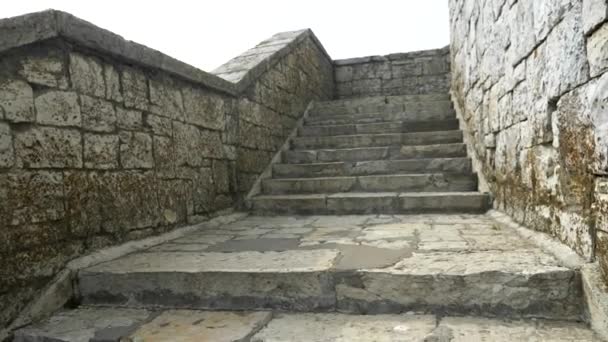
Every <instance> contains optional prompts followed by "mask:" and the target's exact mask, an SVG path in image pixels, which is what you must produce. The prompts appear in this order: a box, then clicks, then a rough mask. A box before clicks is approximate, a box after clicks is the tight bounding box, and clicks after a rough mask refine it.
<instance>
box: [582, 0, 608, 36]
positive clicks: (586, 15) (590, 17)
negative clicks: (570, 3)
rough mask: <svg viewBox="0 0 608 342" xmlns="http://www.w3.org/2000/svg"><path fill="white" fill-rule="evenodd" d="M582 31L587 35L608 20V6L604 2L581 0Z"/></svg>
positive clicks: (602, 0) (599, 0) (601, 0)
mask: <svg viewBox="0 0 608 342" xmlns="http://www.w3.org/2000/svg"><path fill="white" fill-rule="evenodd" d="M582 12H583V13H582V16H583V30H584V32H585V34H588V33H589V32H591V30H593V29H594V28H595V27H596V26H597V25H599V24H600V23H602V22H603V21H605V20H606V19H607V18H608V4H607V3H606V1H604V0H583V10H582Z"/></svg>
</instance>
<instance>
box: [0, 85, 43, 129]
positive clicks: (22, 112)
mask: <svg viewBox="0 0 608 342" xmlns="http://www.w3.org/2000/svg"><path fill="white" fill-rule="evenodd" d="M0 109H2V116H3V117H4V119H5V120H7V121H12V122H32V121H34V118H35V112H34V95H33V92H32V88H31V87H30V85H29V84H27V83H26V82H23V81H20V80H10V79H3V80H1V81H0Z"/></svg>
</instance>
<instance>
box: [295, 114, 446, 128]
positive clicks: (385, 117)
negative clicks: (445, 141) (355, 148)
mask: <svg viewBox="0 0 608 342" xmlns="http://www.w3.org/2000/svg"><path fill="white" fill-rule="evenodd" d="M455 117H456V116H455V114H454V112H453V111H443V112H434V111H433V112H428V111H415V112H406V111H400V112H391V113H378V112H365V113H358V114H337V115H323V116H309V117H307V118H306V119H304V124H305V125H306V126H331V125H349V124H369V123H381V122H390V121H404V122H419V121H444V120H454V119H455Z"/></svg>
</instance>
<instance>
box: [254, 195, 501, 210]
mask: <svg viewBox="0 0 608 342" xmlns="http://www.w3.org/2000/svg"><path fill="white" fill-rule="evenodd" d="M251 206H252V210H253V211H254V212H256V213H259V214H273V215H274V214H315V215H345V214H406V213H449V212H462V213H481V212H486V211H487V210H488V207H489V197H488V195H487V194H483V193H479V192H473V191H471V192H404V193H400V192H347V193H335V194H289V195H260V196H256V197H254V198H252V199H251Z"/></svg>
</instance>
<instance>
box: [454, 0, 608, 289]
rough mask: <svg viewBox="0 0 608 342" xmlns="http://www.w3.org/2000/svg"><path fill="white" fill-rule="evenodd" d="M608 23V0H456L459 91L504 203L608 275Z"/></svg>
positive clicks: (476, 151) (481, 159)
mask: <svg viewBox="0 0 608 342" xmlns="http://www.w3.org/2000/svg"><path fill="white" fill-rule="evenodd" d="M605 19H606V2H605V1H603V0H600V1H594V0H585V1H571V0H563V1H551V2H542V1H531V0H529V1H517V2H512V4H509V5H504V6H502V9H501V11H499V12H498V13H497V12H496V10H495V8H494V6H493V2H488V1H485V2H484V1H475V0H474V1H465V0H451V1H450V27H451V32H452V35H451V46H450V50H451V67H452V93H453V96H454V100H455V103H456V105H457V106H458V107H459V108H458V110H457V112H459V113H460V116H461V118H460V119H461V120H462V122H461V124H462V125H463V126H462V127H464V131H465V132H464V133H465V140H466V141H468V143H469V145H471V146H470V147H471V149H470V151H471V152H472V154H473V157H474V160H475V162H474V164H475V165H478V166H479V167H477V169H478V170H477V171H478V172H479V173H482V174H483V175H484V178H485V179H486V180H487V182H488V185H489V188H490V191H491V192H492V193H493V194H494V196H495V202H494V206H495V207H497V208H499V209H501V210H504V211H505V212H507V213H508V214H509V215H510V216H512V217H513V218H514V219H515V220H516V221H518V222H519V223H522V224H524V225H526V226H528V227H533V228H535V229H537V230H540V231H543V232H547V233H549V234H551V235H553V236H554V237H557V238H558V239H559V240H561V241H562V242H563V243H565V244H567V245H568V246H570V247H571V248H573V249H574V250H575V251H576V252H577V253H579V254H580V255H581V256H583V257H584V258H586V259H592V258H593V257H594V256H597V258H598V259H599V260H600V261H601V262H602V265H603V268H604V273H605V274H608V263H606V261H605V260H607V259H608V258H606V257H605V255H607V251H608V247H607V246H608V245H606V243H607V242H606V239H604V238H603V235H602V234H603V233H602V232H601V231H603V230H604V228H600V227H602V226H603V227H605V223H603V222H604V221H605V220H603V219H602V218H603V217H605V216H606V213H607V211H606V210H607V209H606V208H607V207H606V206H605V205H603V202H602V200H601V199H600V198H601V195H600V194H599V193H598V190H597V187H596V186H595V184H596V183H597V182H599V181H600V180H601V179H603V177H604V176H605V175H606V174H607V173H606V171H607V170H608V169H607V168H606V165H608V163H607V162H606V160H607V156H608V153H607V152H606V151H608V140H607V139H606V133H605V132H606V121H607V120H606V109H605V108H606V97H607V96H608V95H607V94H608V90H607V89H608V86H606V84H608V77H607V76H606V58H605V56H606V46H605V45H606V28H605V26H606V24H602V22H603V21H604V20H605ZM594 227H597V228H594ZM594 241H595V243H594ZM606 279H607V280H608V277H607V278H606Z"/></svg>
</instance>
